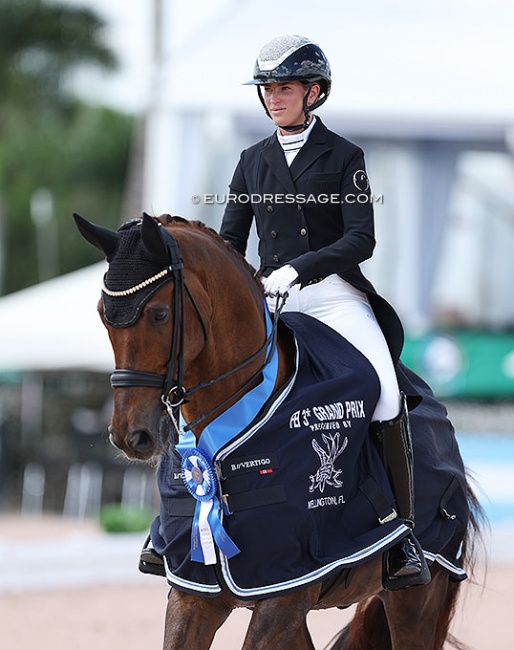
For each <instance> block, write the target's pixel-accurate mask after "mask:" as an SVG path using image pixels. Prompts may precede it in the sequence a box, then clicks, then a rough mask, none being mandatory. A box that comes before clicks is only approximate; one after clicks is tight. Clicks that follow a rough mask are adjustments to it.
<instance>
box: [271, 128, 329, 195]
mask: <svg viewBox="0 0 514 650" xmlns="http://www.w3.org/2000/svg"><path fill="white" fill-rule="evenodd" d="M331 149H332V147H330V146H329V145H328V144H327V127H326V126H325V125H324V124H323V122H322V121H321V120H320V119H319V117H317V118H316V124H315V125H314V127H313V128H312V132H311V134H310V135H309V139H308V140H307V142H306V143H305V144H304V145H303V147H302V148H301V150H300V151H299V152H298V155H297V156H296V158H295V159H294V160H293V162H292V164H291V167H289V166H288V164H287V161H286V158H285V156H284V152H283V151H282V147H281V146H280V142H279V141H278V138H277V135H276V133H274V134H273V135H272V136H271V137H270V138H268V139H267V140H265V142H264V146H263V150H262V153H263V156H264V158H265V160H266V161H267V163H268V165H269V168H270V169H271V171H272V173H273V174H274V176H275V177H276V179H277V180H278V181H279V183H280V184H281V185H282V186H283V187H284V188H285V190H286V192H287V193H289V194H295V193H296V187H295V184H294V183H295V181H296V180H297V179H298V178H299V177H300V176H301V175H302V174H303V173H304V172H305V171H306V170H307V169H308V168H309V167H310V166H311V165H312V164H313V163H315V162H316V160H317V159H318V158H319V157H320V156H322V155H323V154H324V153H325V152H327V151H330V150H331Z"/></svg>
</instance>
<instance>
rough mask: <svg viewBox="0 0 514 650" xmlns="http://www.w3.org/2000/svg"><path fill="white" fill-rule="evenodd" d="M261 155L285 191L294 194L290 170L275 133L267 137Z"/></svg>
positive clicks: (294, 188) (294, 189)
mask: <svg viewBox="0 0 514 650" xmlns="http://www.w3.org/2000/svg"><path fill="white" fill-rule="evenodd" d="M262 155H263V157H264V159H265V160H266V162H267V163H268V167H269V168H270V170H271V172H272V173H273V175H274V176H275V178H276V179H277V180H278V182H279V183H280V184H281V185H282V186H283V187H284V189H285V190H286V193H288V194H296V187H295V185H294V182H293V177H292V176H291V171H290V169H289V166H288V164H287V161H286V157H285V156H284V152H283V151H282V147H281V146H280V142H279V141H278V138H277V136H276V135H273V136H272V137H271V138H269V140H268V141H267V143H266V144H265V145H264V147H263V150H262Z"/></svg>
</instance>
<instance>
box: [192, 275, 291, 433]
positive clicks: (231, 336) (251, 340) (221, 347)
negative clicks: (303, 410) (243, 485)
mask: <svg viewBox="0 0 514 650" xmlns="http://www.w3.org/2000/svg"><path fill="white" fill-rule="evenodd" d="M234 289H235V287H234ZM234 289H233V290H234ZM233 290H231V288H230V287H226V288H225V290H224V292H223V294H222V295H220V296H219V297H218V299H215V305H216V308H215V310H214V312H213V316H212V318H211V320H210V322H209V324H208V328H209V340H208V342H207V343H206V345H205V347H204V349H203V350H202V352H201V353H200V354H199V355H198V357H197V358H196V359H195V360H194V362H193V363H191V364H189V367H188V368H187V369H186V371H187V376H186V382H187V383H186V387H188V386H194V385H196V384H198V383H200V382H205V381H209V380H211V379H215V378H217V377H220V376H221V375H224V374H225V373H229V372H230V371H231V370H233V369H235V368H237V367H238V366H240V365H241V364H243V363H244V362H245V361H246V360H247V359H249V358H250V357H251V356H252V355H254V354H255V353H256V352H257V351H258V350H259V349H260V348H261V347H263V345H264V343H265V341H266V324H265V319H264V302H263V299H262V298H261V296H256V295H255V292H254V291H249V290H246V291H243V292H240V293H239V294H233V292H232V291H233ZM266 353H267V350H266V348H264V349H263V351H262V354H260V355H259V356H258V357H257V358H256V359H255V360H254V361H252V362H250V363H249V364H248V365H245V366H244V367H243V368H241V369H240V370H238V371H237V372H234V373H231V374H229V376H228V377H226V378H225V379H223V380H221V381H219V382H217V383H215V384H213V385H212V386H209V387H207V388H204V389H202V390H200V391H199V392H198V393H196V394H195V395H193V396H192V397H191V398H190V400H189V401H188V403H187V404H185V405H184V406H183V408H182V413H183V415H184V417H185V419H186V420H187V421H188V422H192V421H194V420H196V419H197V418H199V417H200V416H202V415H204V414H206V413H209V414H210V415H209V416H208V417H207V418H206V419H205V420H204V421H203V422H202V423H201V424H199V425H198V426H197V427H195V430H194V432H195V435H196V436H197V437H198V436H199V435H200V434H201V431H202V430H203V428H204V427H205V426H206V425H207V424H208V423H209V422H210V421H212V420H213V419H214V418H215V417H217V416H218V415H220V414H221V413H222V412H223V411H224V410H226V409H227V408H229V407H230V406H231V405H232V404H233V403H235V402H236V401H237V400H239V399H241V397H243V395H244V394H246V393H247V392H248V391H249V390H251V388H253V387H254V386H255V385H256V384H257V383H258V382H259V381H261V379H262V377H261V375H260V372H259V371H260V370H261V369H262V367H263V365H264V360H265V358H266ZM278 353H279V371H278V375H277V381H276V385H275V388H278V387H279V386H280V385H282V384H283V383H284V381H285V379H286V378H287V376H288V374H289V373H290V372H291V365H292V352H291V349H290V346H289V344H288V343H287V341H286V340H285V339H284V338H283V337H280V338H279V341H278ZM241 389H242V390H241ZM220 404H223V406H222V407H221V408H218V407H219V405H220Z"/></svg>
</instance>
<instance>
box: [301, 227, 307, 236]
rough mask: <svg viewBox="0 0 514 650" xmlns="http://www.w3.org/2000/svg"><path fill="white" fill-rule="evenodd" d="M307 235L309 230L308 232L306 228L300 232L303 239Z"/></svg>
mask: <svg viewBox="0 0 514 650" xmlns="http://www.w3.org/2000/svg"><path fill="white" fill-rule="evenodd" d="M306 234H307V230H306V229H305V228H302V229H301V230H300V235H301V236H302V237H305V235H306Z"/></svg>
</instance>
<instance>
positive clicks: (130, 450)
mask: <svg viewBox="0 0 514 650" xmlns="http://www.w3.org/2000/svg"><path fill="white" fill-rule="evenodd" d="M109 439H110V441H111V443H112V444H113V445H114V446H115V447H117V448H118V449H121V451H123V453H124V454H125V455H126V456H127V457H128V458H130V459H132V460H150V459H151V458H153V456H155V455H156V454H157V453H158V449H157V446H158V445H157V441H156V440H155V438H154V436H152V434H151V433H150V432H149V431H147V430H145V429H139V430H137V431H132V432H130V433H128V434H127V435H126V436H124V437H123V438H122V440H121V441H120V439H119V436H117V435H116V434H115V433H114V432H113V430H112V429H109Z"/></svg>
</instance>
